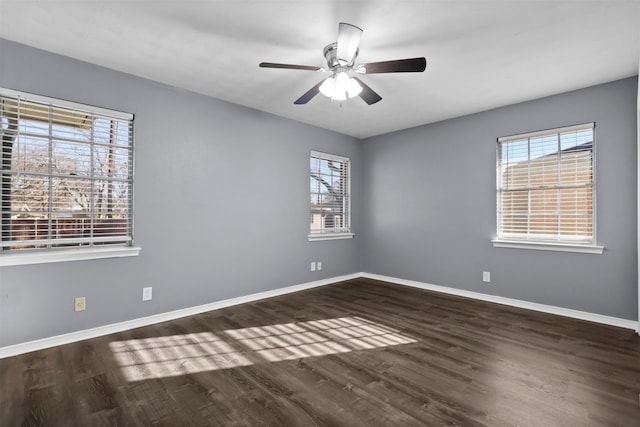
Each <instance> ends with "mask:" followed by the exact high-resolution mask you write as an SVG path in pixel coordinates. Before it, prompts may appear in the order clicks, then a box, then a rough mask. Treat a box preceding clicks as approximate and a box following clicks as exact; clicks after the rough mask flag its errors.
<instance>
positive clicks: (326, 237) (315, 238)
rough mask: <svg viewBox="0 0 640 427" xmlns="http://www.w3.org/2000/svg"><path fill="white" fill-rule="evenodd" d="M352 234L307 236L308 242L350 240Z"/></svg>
mask: <svg viewBox="0 0 640 427" xmlns="http://www.w3.org/2000/svg"><path fill="white" fill-rule="evenodd" d="M353 236H355V234H354V233H330V234H329V233H327V234H309V241H310V242H315V241H318V240H340V239H351V238H352V237H353Z"/></svg>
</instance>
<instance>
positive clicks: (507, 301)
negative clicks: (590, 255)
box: [360, 273, 640, 332]
mask: <svg viewBox="0 0 640 427" xmlns="http://www.w3.org/2000/svg"><path fill="white" fill-rule="evenodd" d="M360 275H361V277H366V278H368V279H375V280H381V281H383V282H390V283H395V284H397V285H404V286H411V287H413V288H419V289H426V290H429V291H435V292H442V293H445V294H450V295H457V296H461V297H466V298H473V299H477V300H481V301H488V302H495V303H497V304H503V305H510V306H512V307H518V308H525V309H527V310H534V311H541V312H543V313H550V314H557V315H559V316H565V317H571V318H574V319H580V320H588V321H590V322H596V323H602V324H605V325H611V326H618V327H620V328H626V329H632V330H634V331H636V332H638V328H639V327H640V325H639V324H638V322H636V321H633V320H627V319H620V318H618V317H611V316H604V315H602V314H595V313H589V312H586V311H579V310H572V309H569V308H563V307H556V306H553V305H546V304H538V303H535V302H529V301H523V300H518V299H513V298H505V297H499V296H496V295H489V294H483V293H480V292H473V291H466V290H463V289H456V288H449V287H446V286H438V285H432V284H429V283H423V282H417V281H414V280H405V279H398V278H397V277H389V276H382V275H380V274H371V273H361V274H360Z"/></svg>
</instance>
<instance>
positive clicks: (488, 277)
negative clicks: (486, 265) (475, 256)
mask: <svg viewBox="0 0 640 427" xmlns="http://www.w3.org/2000/svg"><path fill="white" fill-rule="evenodd" d="M482 281H483V282H490V281H491V273H490V272H489V271H483V272H482Z"/></svg>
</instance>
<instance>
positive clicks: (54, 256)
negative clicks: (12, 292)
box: [0, 246, 141, 267]
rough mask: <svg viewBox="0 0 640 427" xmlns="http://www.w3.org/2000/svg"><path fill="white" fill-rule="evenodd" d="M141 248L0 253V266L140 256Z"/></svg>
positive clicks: (117, 247) (125, 247)
mask: <svg viewBox="0 0 640 427" xmlns="http://www.w3.org/2000/svg"><path fill="white" fill-rule="evenodd" d="M140 250H141V248H138V247H131V246H113V247H104V248H81V249H61V250H50V251H46V252H24V253H11V254H6V253H5V254H0V267H8V266H12V265H28V264H44V263H50V262H66V261H80V260H91V259H102V258H122V257H132V256H138V254H139V253H140Z"/></svg>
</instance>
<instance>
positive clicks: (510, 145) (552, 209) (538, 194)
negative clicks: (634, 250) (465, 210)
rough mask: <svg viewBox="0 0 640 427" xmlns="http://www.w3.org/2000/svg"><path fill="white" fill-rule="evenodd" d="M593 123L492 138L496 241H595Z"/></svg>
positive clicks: (590, 242) (586, 242)
mask: <svg viewBox="0 0 640 427" xmlns="http://www.w3.org/2000/svg"><path fill="white" fill-rule="evenodd" d="M594 147H595V144H594V123H588V124H583V125H578V126H570V127H565V128H560V129H551V130H546V131H540V132H532V133H528V134H521V135H514V136H508V137H502V138H499V139H498V150H497V220H498V224H497V234H498V239H501V240H525V241H526V240H530V241H546V242H559V243H572V244H575V243H584V244H594V243H595V226H594V212H595V210H594V206H595V186H594V177H595V173H594V172H595V168H594Z"/></svg>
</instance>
